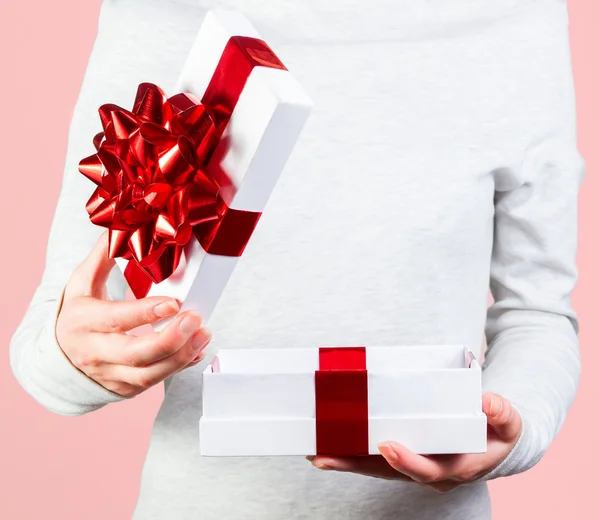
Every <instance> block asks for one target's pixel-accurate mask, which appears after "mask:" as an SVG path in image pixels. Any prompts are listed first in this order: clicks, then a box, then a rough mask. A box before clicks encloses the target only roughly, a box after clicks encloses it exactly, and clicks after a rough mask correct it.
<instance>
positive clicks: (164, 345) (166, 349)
mask: <svg viewBox="0 0 600 520" xmlns="http://www.w3.org/2000/svg"><path fill="white" fill-rule="evenodd" d="M180 346H181V345H179V344H178V343H177V342H175V341H168V340H167V338H164V337H158V338H157V339H156V341H155V342H154V344H153V346H152V350H153V351H154V353H155V354H156V355H157V356H159V357H161V358H165V357H168V356H170V355H172V354H175V353H176V352H177V351H178V350H180ZM181 350H183V349H181Z"/></svg>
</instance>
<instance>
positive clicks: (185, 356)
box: [115, 330, 210, 389]
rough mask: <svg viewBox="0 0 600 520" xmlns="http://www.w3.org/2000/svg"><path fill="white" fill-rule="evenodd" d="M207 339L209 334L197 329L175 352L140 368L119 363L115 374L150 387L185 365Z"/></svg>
mask: <svg viewBox="0 0 600 520" xmlns="http://www.w3.org/2000/svg"><path fill="white" fill-rule="evenodd" d="M209 341H210V336H208V337H207V335H206V334H205V332H204V330H199V331H198V332H196V334H194V335H193V336H192V337H191V338H190V339H189V340H188V341H187V342H186V343H185V345H184V346H183V347H182V348H180V349H179V350H178V351H177V352H176V353H175V354H173V355H171V356H169V357H166V358H164V359H161V360H160V361H157V362H156V363H153V364H151V365H148V366H145V367H142V368H133V367H127V366H123V365H120V366H117V367H115V374H117V375H118V376H119V378H120V379H121V380H122V381H124V382H126V383H129V384H131V385H134V386H137V387H139V388H143V389H147V388H150V387H152V386H154V385H156V384H158V383H160V382H161V381H164V380H165V379H166V378H167V377H169V376H171V375H173V374H175V373H176V372H179V371H180V370H181V369H182V368H184V367H186V366H187V365H188V364H189V363H190V361H191V360H192V359H194V358H195V357H196V356H197V355H198V354H199V353H200V351H201V350H202V349H204V348H205V347H206V345H208V343H209Z"/></svg>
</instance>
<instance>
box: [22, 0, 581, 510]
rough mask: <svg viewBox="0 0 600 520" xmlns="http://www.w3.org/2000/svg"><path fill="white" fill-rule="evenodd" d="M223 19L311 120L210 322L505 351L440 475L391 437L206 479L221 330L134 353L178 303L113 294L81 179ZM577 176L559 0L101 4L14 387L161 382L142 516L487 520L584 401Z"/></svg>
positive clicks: (68, 405)
mask: <svg viewBox="0 0 600 520" xmlns="http://www.w3.org/2000/svg"><path fill="white" fill-rule="evenodd" d="M199 4H201V5H199ZM213 4H218V6H219V7H226V8H235V9H242V10H244V11H245V12H246V14H247V15H248V16H249V17H250V18H251V19H252V20H253V22H254V23H255V24H256V25H257V27H258V29H259V31H260V32H261V34H262V35H263V36H264V37H265V39H266V40H267V41H268V42H269V43H270V44H271V46H272V47H274V49H275V50H276V52H277V53H278V54H279V56H280V57H281V58H282V60H283V61H284V63H285V64H286V65H287V66H288V68H289V69H290V70H291V71H292V72H293V73H294V75H295V76H296V77H298V79H299V80H300V82H301V83H302V84H303V85H304V86H305V87H306V89H307V90H308V92H309V93H310V94H311V96H312V97H313V98H314V100H315V104H316V108H315V111H314V114H313V116H312V118H311V120H310V122H309V124H308V126H307V128H306V129H305V131H304V134H303V137H302V139H301V140H300V142H299V144H298V146H297V148H296V150H295V153H294V155H293V157H292V159H291V160H290V163H289V164H288V167H287V168H286V172H285V174H284V176H283V178H282V180H281V182H280V184H279V185H278V187H277V189H276V191H275V193H274V195H273V197H272V199H271V201H270V203H269V205H268V208H267V210H266V211H265V214H264V215H263V217H262V219H261V221H260V223H259V226H258V228H257V229H256V232H255V234H254V236H253V238H252V240H251V243H250V245H249V246H248V248H247V249H246V251H245V253H244V255H243V257H242V258H241V261H240V262H239V264H238V267H237V269H236V271H235V274H234V276H233V277H232V280H231V282H230V285H229V287H228V290H227V291H226V294H225V295H224V297H223V299H222V300H221V302H220V304H219V306H218V308H217V311H216V313H215V315H214V316H213V318H212V321H211V324H210V325H211V330H212V332H213V334H214V338H215V339H214V342H213V346H214V347H215V348H228V347H231V346H235V347H244V346H247V347H259V346H260V347H278V346H281V345H285V346H287V347H295V346H298V347H300V346H309V345H310V346H319V345H326V344H338V345H344V344H346V345H354V344H382V345H386V344H387V345H400V344H432V343H438V344H445V343H454V344H456V343H461V344H465V345H467V346H468V347H470V349H471V350H473V351H474V352H480V351H481V343H482V336H483V334H484V332H485V334H486V336H487V340H488V346H489V349H488V352H487V356H486V363H485V370H484V376H483V377H484V389H485V392H486V393H485V395H484V398H483V409H484V412H485V413H486V415H487V416H488V422H489V425H490V429H489V431H490V434H489V446H488V452H487V453H486V454H482V455H464V456H446V457H423V456H418V455H415V454H413V453H411V452H409V451H408V450H407V449H406V448H404V447H403V446H401V445H399V444H398V443H396V442H394V439H390V442H389V443H384V444H383V445H381V448H380V449H381V453H382V456H376V457H375V456H374V457H367V458H360V459H333V458H326V457H317V458H314V459H313V460H312V465H311V464H310V463H309V462H307V461H305V460H304V459H298V458H256V459H253V458H242V459H219V458H207V459H204V458H201V457H200V456H199V451H198V440H197V428H198V418H199V417H200V415H201V377H200V371H201V368H202V364H200V365H198V363H199V361H200V360H201V358H202V352H203V349H204V348H205V347H206V345H207V344H208V342H209V340H210V333H209V332H208V331H207V330H206V328H205V327H204V326H203V325H202V324H201V317H200V316H197V315H195V314H194V313H182V314H181V315H180V316H178V317H177V318H176V319H175V320H173V322H172V323H171V325H169V327H167V328H166V329H164V330H163V331H162V332H160V333H153V334H150V335H148V336H144V337H143V338H140V339H132V338H131V337H129V336H127V335H125V334H124V333H125V332H126V331H127V330H129V329H131V328H134V327H135V326H137V325H140V324H143V323H147V322H150V321H153V320H156V319H158V318H160V317H163V316H166V315H173V314H175V313H177V312H178V307H177V304H176V302H173V301H171V300H169V299H168V298H160V297H154V298H148V299H143V300H139V301H136V302H122V301H110V300H108V299H106V288H107V287H108V293H109V294H110V295H111V296H112V298H113V299H115V300H119V299H121V298H122V296H123V293H124V289H125V285H124V282H123V279H122V277H121V276H120V274H119V273H118V272H117V271H118V270H116V269H112V268H113V262H112V261H110V260H108V259H107V252H106V237H105V236H104V235H102V236H100V237H99V235H100V233H101V230H100V228H96V227H94V226H93V225H92V224H90V222H89V221H88V219H87V215H86V214H85V211H84V209H83V208H84V204H85V201H86V200H87V198H88V197H89V195H90V193H91V185H90V183H89V181H87V180H86V179H85V178H83V176H81V175H80V174H79V173H78V172H77V162H78V161H79V160H80V159H81V158H82V157H85V156H87V155H89V153H90V152H91V142H90V141H91V137H92V136H93V135H94V134H95V133H96V132H97V131H98V130H99V122H98V118H97V114H96V110H97V108H98V106H100V105H101V104H103V103H106V102H113V103H116V104H119V105H121V106H125V107H128V106H130V105H131V102H132V99H133V95H134V93H135V90H136V86H137V84H138V83H140V82H142V81H152V82H154V83H157V84H158V85H160V86H162V87H163V88H165V89H167V90H168V89H170V88H171V87H172V85H173V84H174V83H175V80H176V79H177V76H178V73H179V71H180V70H181V67H182V65H183V62H184V60H185V58H186V54H187V50H188V49H189V47H190V45H191V43H192V41H193V38H194V36H195V33H196V32H197V30H198V28H199V26H200V23H201V20H202V18H203V15H204V14H205V12H206V10H207V9H209V8H212V7H216V5H213ZM582 172H583V164H582V160H581V158H580V156H579V154H578V152H577V148H576V141H575V122H574V96H573V85H572V76H571V65H570V56H569V44H568V20H567V12H566V6H565V3H564V1H561V0H527V1H525V0H480V1H478V2H474V1H472V0H452V1H450V2H448V1H446V0H444V1H441V0H428V1H426V0H374V1H373V2H369V3H364V2H358V1H357V2H349V1H348V0H328V1H327V2H323V1H318V0H304V1H301V2H300V1H298V0H278V1H274V0H254V1H251V0H245V1H242V0H224V1H222V2H209V1H205V2H196V1H194V0H171V1H167V0H137V1H136V0H130V1H124V0H123V1H118V0H106V1H105V2H104V5H103V7H102V12H101V16H100V25H99V31H98V37H97V40H96V44H95V46H94V50H93V53H92V56H91V58H90V62H89V65H88V69H87V72H86V75H85V80H84V83H83V86H82V89H81V93H80V96H79V100H78V103H77V106H76V110H75V114H74V118H73V122H72V126H71V132H70V140H69V151H68V157H67V164H66V170H65V177H64V183H63V188H62V192H61V195H60V199H59V202H58V206H57V210H56V216H55V219H54V223H53V226H52V231H51V236H50V242H49V246H48V257H47V266H46V271H45V273H44V277H43V280H42V282H41V284H40V287H39V289H38V291H37V292H36V294H35V296H34V298H33V301H32V303H31V307H30V309H29V310H28V312H27V314H26V316H25V318H24V320H23V322H22V324H21V326H20V328H19V329H18V331H17V332H16V334H15V336H14V339H13V342H12V345H11V354H12V363H13V369H14V372H15V374H16V376H17V378H18V379H19V381H20V382H21V384H22V385H23V387H24V388H25V389H26V390H27V391H28V392H29V393H30V394H31V395H32V396H33V397H35V398H36V399H37V400H38V401H39V402H40V403H42V404H43V405H44V406H46V407H47V408H48V409H50V410H53V411H55V412H57V413H61V414H83V413H86V412H89V411H93V410H96V409H98V408H100V407H102V406H104V405H107V404H109V403H113V402H116V401H119V400H122V399H124V398H127V397H131V396H134V395H136V394H138V393H140V392H142V391H143V390H145V389H146V388H148V387H150V386H152V385H154V384H157V383H159V382H160V381H163V380H166V385H165V387H166V395H165V400H164V403H163V405H162V407H161V410H160V412H159V414H158V417H157V419H156V423H155V426H154V431H153V435H152V441H151V446H150V451H149V453H148V458H147V461H146V465H145V468H144V473H143V478H142V486H141V493H140V498H139V502H138V506H137V508H136V513H135V518H136V519H169V520H176V519H189V518H203V519H238V518H239V519H265V520H275V519H276V520H280V519H282V518H293V519H301V518H311V519H312V518H314V519H333V518H335V519H338V518H339V519H369V520H380V519H408V518H418V519H423V520H432V519H436V520H437V519H444V520H447V519H461V520H464V519H485V518H489V517H490V505H489V497H488V492H487V487H486V483H485V481H487V480H490V479H493V478H497V477H501V476H506V475H512V474H515V473H519V472H522V471H525V470H527V469H528V468H530V467H531V466H533V465H534V464H535V463H536V462H537V461H538V460H539V459H540V457H541V456H542V455H543V454H544V452H545V450H546V449H547V448H548V445H549V444H550V442H551V441H552V439H553V437H554V436H555V435H556V433H557V431H558V429H559V428H560V426H561V425H562V423H563V421H564V419H565V415H566V413H567V410H568V408H569V406H570V404H571V402H572V400H573V398H574V395H575V391H576V388H577V383H578V377H579V355H578V342H577V320H576V316H575V314H574V312H573V310H572V308H571V306H570V295H571V291H572V289H573V286H574V284H575V281H576V267H575V260H574V253H575V247H576V210H577V192H578V189H579V185H580V182H581V179H582ZM94 244H95V245H94ZM90 250H91V253H90ZM109 273H110V276H109ZM107 279H108V282H107ZM490 286H491V289H492V293H493V296H494V299H495V303H494V304H493V305H492V306H491V307H490V308H489V310H488V309H487V308H486V307H487V297H488V288H489V287H490ZM63 294H64V295H63ZM196 365H198V366H196ZM323 470H329V471H323ZM365 475H367V476H371V477H375V478H367V477H365ZM449 490H454V491H453V492H452V493H438V491H449Z"/></svg>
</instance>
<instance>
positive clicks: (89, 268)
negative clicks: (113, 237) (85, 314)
mask: <svg viewBox="0 0 600 520" xmlns="http://www.w3.org/2000/svg"><path fill="white" fill-rule="evenodd" d="M114 266H115V261H114V259H112V258H110V257H109V256H108V231H105V232H104V233H102V234H101V235H100V237H99V238H98V240H97V241H96V243H95V244H94V247H93V248H92V250H91V251H90V252H89V254H88V255H87V257H86V258H85V259H84V260H83V262H81V263H80V264H79V265H78V266H77V268H76V269H75V271H73V275H72V276H71V279H70V280H69V283H68V285H67V290H66V291H65V297H66V298H69V297H72V296H98V295H101V294H102V293H103V291H104V287H105V286H106V281H107V280H108V275H109V274H110V272H111V271H112V269H113V267H114Z"/></svg>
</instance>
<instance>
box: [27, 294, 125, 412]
mask: <svg viewBox="0 0 600 520" xmlns="http://www.w3.org/2000/svg"><path fill="white" fill-rule="evenodd" d="M61 304H62V296H61V298H60V299H59V300H57V301H55V302H48V303H47V305H52V306H53V308H52V309H48V314H47V315H48V316H49V319H48V320H47V321H46V324H45V325H44V327H43V329H42V331H41V335H40V338H39V342H38V349H37V355H36V356H35V357H34V359H35V361H34V363H33V364H34V369H33V371H24V372H23V373H24V374H29V384H30V385H31V386H37V387H38V389H39V390H40V392H32V394H33V395H34V396H36V395H43V396H44V397H45V399H44V400H45V401H46V402H44V403H41V404H43V405H44V406H45V407H46V408H48V409H49V410H50V411H53V412H55V413H58V414H61V415H81V414H84V413H87V412H91V411H93V410H96V409H98V408H101V407H102V406H104V405H106V404H109V403H113V402H117V401H122V400H124V399H126V398H125V397H123V396H121V395H119V394H116V393H114V392H111V391H110V390H107V389H106V388H104V387H103V386H101V385H100V384H98V383H96V382H95V381H94V380H92V379H90V378H89V377H88V376H86V375H85V374H84V373H83V372H81V371H80V370H79V369H77V368H76V367H75V366H74V365H73V364H72V363H71V362H70V361H69V358H68V357H67V356H66V354H65V353H64V352H63V351H62V349H61V347H60V345H59V344H58V340H57V339H56V320H57V318H58V313H59V311H60V308H61Z"/></svg>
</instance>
